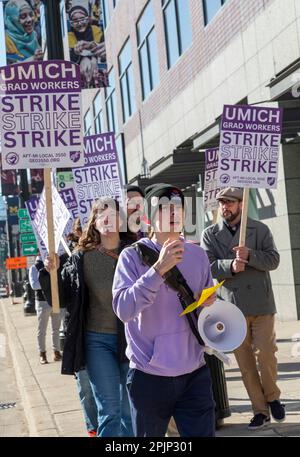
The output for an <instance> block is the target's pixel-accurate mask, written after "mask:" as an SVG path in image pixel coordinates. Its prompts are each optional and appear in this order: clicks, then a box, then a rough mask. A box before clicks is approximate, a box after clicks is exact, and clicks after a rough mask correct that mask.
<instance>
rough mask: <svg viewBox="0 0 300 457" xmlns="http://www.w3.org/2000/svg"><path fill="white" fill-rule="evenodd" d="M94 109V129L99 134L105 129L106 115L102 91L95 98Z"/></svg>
mask: <svg viewBox="0 0 300 457" xmlns="http://www.w3.org/2000/svg"><path fill="white" fill-rule="evenodd" d="M93 111H94V131H95V134H96V135H97V134H98V133H103V131H104V115H103V108H102V102H101V93H100V91H99V92H98V94H97V95H96V97H95V98H94V101H93Z"/></svg>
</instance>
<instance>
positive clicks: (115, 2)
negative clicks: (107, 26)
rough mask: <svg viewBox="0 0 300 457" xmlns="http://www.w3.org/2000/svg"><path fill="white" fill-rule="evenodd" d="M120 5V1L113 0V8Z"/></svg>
mask: <svg viewBox="0 0 300 457" xmlns="http://www.w3.org/2000/svg"><path fill="white" fill-rule="evenodd" d="M117 3H118V0H113V7H114V8H115V6H116V4H117Z"/></svg>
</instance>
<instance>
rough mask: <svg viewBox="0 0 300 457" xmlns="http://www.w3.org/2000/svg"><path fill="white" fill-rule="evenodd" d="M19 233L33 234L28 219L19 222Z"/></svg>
mask: <svg viewBox="0 0 300 457" xmlns="http://www.w3.org/2000/svg"><path fill="white" fill-rule="evenodd" d="M19 226H20V233H33V231H32V226H31V222H30V220H29V219H20V220H19Z"/></svg>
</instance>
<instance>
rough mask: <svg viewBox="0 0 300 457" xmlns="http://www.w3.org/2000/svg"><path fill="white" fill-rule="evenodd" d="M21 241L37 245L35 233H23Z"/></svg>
mask: <svg viewBox="0 0 300 457" xmlns="http://www.w3.org/2000/svg"><path fill="white" fill-rule="evenodd" d="M20 240H21V243H36V238H35V235H34V233H21V235H20Z"/></svg>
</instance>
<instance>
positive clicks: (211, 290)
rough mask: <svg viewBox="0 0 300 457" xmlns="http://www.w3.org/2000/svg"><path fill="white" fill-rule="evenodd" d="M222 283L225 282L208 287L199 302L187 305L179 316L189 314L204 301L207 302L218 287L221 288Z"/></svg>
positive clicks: (203, 291)
mask: <svg viewBox="0 0 300 457" xmlns="http://www.w3.org/2000/svg"><path fill="white" fill-rule="evenodd" d="M224 282H225V280H224V281H222V282H219V283H218V284H216V285H215V286H213V287H209V288H208V289H203V290H202V293H201V295H200V298H199V300H198V301H195V302H194V303H192V304H191V305H189V306H188V307H187V308H185V310H184V311H183V312H182V313H181V314H180V316H183V315H184V314H188V313H191V312H192V311H194V309H197V308H198V307H199V306H201V305H202V303H204V302H205V300H207V299H208V298H209V297H210V296H211V295H212V294H213V293H214V292H215V291H216V290H217V289H219V287H221V286H222V285H223V284H224Z"/></svg>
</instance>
